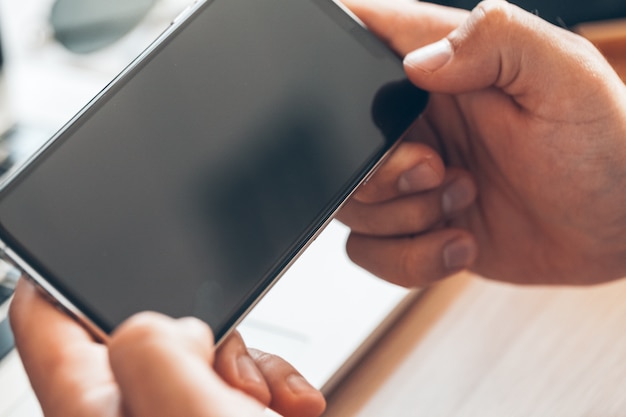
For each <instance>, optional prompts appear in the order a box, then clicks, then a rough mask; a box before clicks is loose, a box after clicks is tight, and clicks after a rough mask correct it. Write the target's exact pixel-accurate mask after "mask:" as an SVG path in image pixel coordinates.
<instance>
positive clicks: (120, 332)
mask: <svg viewBox="0 0 626 417" xmlns="http://www.w3.org/2000/svg"><path fill="white" fill-rule="evenodd" d="M166 330H167V329H166V326H165V323H164V320H163V318H162V316H161V315H159V314H157V313H153V312H141V313H137V314H135V315H134V316H132V317H131V318H129V319H127V320H126V321H125V322H124V323H122V325H120V327H119V328H118V329H117V330H116V331H115V333H114V338H113V341H117V343H121V344H133V345H137V344H149V343H150V342H151V341H153V340H154V339H157V338H159V337H160V335H162V334H163V332H164V331H166Z"/></svg>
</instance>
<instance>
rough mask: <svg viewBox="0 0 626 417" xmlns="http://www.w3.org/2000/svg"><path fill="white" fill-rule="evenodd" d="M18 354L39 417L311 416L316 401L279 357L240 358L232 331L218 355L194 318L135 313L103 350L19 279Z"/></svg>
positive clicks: (321, 403)
mask: <svg viewBox="0 0 626 417" xmlns="http://www.w3.org/2000/svg"><path fill="white" fill-rule="evenodd" d="M10 318H11V326H12V328H13V332H14V335H15V342H16V346H17V348H18V350H19V352H20V355H21V357H22V360H23V363H24V366H25V369H26V372H27V373H28V376H29V378H30V381H31V384H32V386H33V389H34V391H35V394H36V395H37V398H38V400H39V401H40V404H41V406H42V409H43V410H44V412H45V415H46V417H57V416H58V417H73V416H76V417H79V416H80V417H82V416H92V417H127V416H133V417H142V416H146V417H148V416H150V417H166V416H167V417H169V416H189V417H194V416H198V417H199V416H202V417H226V416H234V415H236V416H262V415H264V414H263V410H264V409H265V408H266V406H269V407H271V408H273V409H274V410H275V411H277V412H278V413H280V414H282V415H283V416H285V417H296V416H306V417H315V416H319V415H320V414H321V413H322V412H323V410H324V408H325V400H324V398H323V397H322V395H321V393H320V392H319V391H317V390H316V389H314V388H313V387H311V386H310V385H309V384H308V383H307V382H306V381H305V380H304V378H303V377H302V376H301V375H300V374H299V373H298V372H297V371H296V370H295V369H294V368H293V367H292V366H291V365H289V364H288V363H287V362H285V361H283V360H282V359H280V358H278V357H276V356H273V355H269V354H265V353H262V352H259V351H255V350H248V349H247V348H246V346H245V345H244V343H243V340H242V339H241V337H240V336H239V335H238V334H237V333H235V334H233V335H232V336H231V337H229V338H228V339H227V340H226V341H225V342H224V343H223V344H222V345H221V346H220V348H219V349H218V350H217V351H216V349H215V346H214V344H213V335H212V333H211V330H210V329H209V327H208V326H207V325H206V324H204V323H203V322H201V321H199V320H196V319H193V318H183V319H178V320H174V319H171V318H168V317H165V316H162V315H159V314H156V313H141V314H139V315H136V316H134V317H132V318H130V319H129V320H128V321H126V322H125V323H123V324H122V325H121V326H120V327H119V328H118V329H117V330H116V331H115V333H114V334H113V335H112V336H111V339H110V341H109V343H108V345H103V344H100V343H96V342H94V341H93V339H92V338H91V336H90V335H89V334H88V333H87V332H86V331H85V330H84V329H83V328H82V327H81V326H79V325H78V324H77V323H76V322H75V321H74V320H72V319H70V318H69V317H68V316H67V315H66V314H64V313H63V312H62V311H60V310H58V309H56V308H55V307H53V306H52V305H51V304H50V303H48V302H47V301H46V300H45V299H44V298H43V297H42V296H41V295H40V294H39V292H38V291H37V290H36V289H35V288H34V287H33V286H32V285H31V284H30V283H28V282H27V281H24V280H22V281H21V282H20V283H19V285H18V288H17V290H16V292H15V296H14V299H13V302H12V304H11V311H10Z"/></svg>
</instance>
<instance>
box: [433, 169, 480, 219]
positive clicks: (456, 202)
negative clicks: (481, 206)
mask: <svg viewBox="0 0 626 417" xmlns="http://www.w3.org/2000/svg"><path fill="white" fill-rule="evenodd" d="M474 197H475V188H474V184H473V183H472V181H471V180H470V179H468V178H465V177H461V178H458V179H457V180H455V181H453V182H452V183H451V184H449V185H448V186H447V188H446V189H445V190H444V191H443V194H442V196H441V207H442V210H443V212H444V214H446V215H450V214H453V213H455V212H457V211H459V210H462V209H464V208H466V207H468V206H469V205H470V204H472V202H473V201H474Z"/></svg>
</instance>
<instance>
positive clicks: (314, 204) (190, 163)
mask: <svg viewBox="0 0 626 417" xmlns="http://www.w3.org/2000/svg"><path fill="white" fill-rule="evenodd" d="M426 102H427V94H426V93H425V92H424V91H421V90H419V89H417V88H416V87H414V86H412V85H411V83H409V82H408V81H407V80H406V78H405V75H404V72H403V68H402V63H401V60H400V59H399V58H398V56H396V55H395V54H394V53H393V52H392V51H390V50H389V49H388V48H387V47H386V46H385V45H384V44H383V43H381V42H380V41H379V40H378V39H377V38H376V37H375V36H373V35H372V34H371V33H370V32H368V31H367V30H366V29H365V28H364V27H363V26H362V25H361V24H360V23H359V22H358V21H357V20H355V18H353V17H352V16H351V15H350V14H349V12H347V11H346V10H345V9H344V8H342V7H341V6H340V5H338V4H336V3H334V2H333V1H331V0H297V1H295V0H212V1H204V2H196V3H194V5H193V6H191V7H190V8H189V10H188V11H186V12H185V13H184V15H182V16H181V17H180V18H178V19H176V20H175V21H174V22H173V23H172V25H171V26H170V28H169V29H168V30H166V31H165V32H164V33H163V34H162V35H161V36H160V37H159V39H157V40H156V41H155V42H154V44H152V45H151V46H150V47H149V48H148V49H147V50H146V51H145V52H144V53H142V54H141V56H139V57H138V58H137V59H136V60H135V61H134V62H133V63H132V64H131V65H130V66H129V67H128V68H127V69H125V70H124V71H123V72H122V73H121V74H120V75H119V76H118V77H116V79H115V80H114V81H113V82H112V83H111V84H110V85H108V86H107V87H106V88H105V89H104V90H103V91H102V92H101V93H99V95H98V96H97V97H96V98H95V99H94V100H92V101H91V103H89V104H88V105H87V106H86V107H85V108H84V109H83V110H81V111H80V113H79V114H78V115H76V116H75V117H74V118H73V119H72V120H71V121H70V122H69V123H68V124H67V125H66V126H64V127H63V128H62V129H61V130H60V131H59V132H58V133H57V134H56V135H55V136H54V137H53V138H52V139H51V140H50V141H49V142H48V143H47V144H46V145H45V146H44V147H43V148H42V149H41V150H40V151H39V152H37V154H36V155H35V156H33V157H32V158H31V159H30V160H29V161H28V162H27V163H26V164H25V165H24V166H23V167H21V169H19V170H18V171H17V172H15V173H14V174H12V175H11V176H10V177H9V178H8V180H7V181H5V182H4V184H3V186H2V188H1V189H0V239H1V241H2V245H3V248H4V249H3V252H4V256H5V257H6V258H8V259H9V260H10V261H11V262H13V263H14V264H15V265H17V266H18V267H19V268H20V269H21V270H22V271H23V272H24V273H25V274H26V275H27V276H28V277H30V278H31V279H33V280H34V281H35V282H36V283H37V284H38V285H39V286H40V287H41V288H42V289H43V290H44V291H45V292H46V293H47V294H49V295H51V296H52V297H53V298H54V299H55V300H56V301H57V302H58V303H59V304H60V305H62V306H63V307H64V308H65V309H66V310H67V311H68V312H69V313H70V314H72V315H73V316H74V317H76V318H77V319H79V320H80V322H81V323H83V324H84V325H85V326H86V327H87V328H88V329H90V330H91V331H92V332H93V333H94V335H95V336H96V337H98V338H101V339H105V340H106V338H107V335H108V334H109V333H110V332H111V331H113V330H114V329H115V327H116V326H117V325H119V324H120V323H121V322H122V321H123V320H124V319H126V318H128V317H129V316H131V315H132V314H134V313H136V312H139V311H144V310H152V311H158V312H162V313H164V314H167V315H170V316H173V317H181V316H195V317H198V318H200V319H202V320H204V321H206V322H207V323H208V324H209V325H210V326H211V327H212V329H213V331H214V333H215V335H216V339H217V340H220V339H221V338H223V336H224V335H226V334H227V333H228V332H229V330H230V329H231V328H232V327H233V326H235V325H236V324H237V323H238V322H239V321H240V320H241V319H242V318H243V316H244V315H245V314H246V313H247V312H248V311H249V310H250V309H251V308H252V306H254V304H255V303H256V302H257V301H258V300H259V298H260V297H261V296H262V295H263V294H264V293H265V292H266V291H267V290H268V289H269V288H270V287H271V286H272V284H273V283H274V282H275V281H276V280H277V279H278V278H279V277H280V276H281V274H282V273H283V272H284V271H285V269H286V268H287V267H288V266H289V265H290V264H291V263H292V262H294V260H295V259H296V258H297V256H298V255H299V254H300V253H301V252H302V251H303V250H304V249H305V248H306V246H307V245H308V244H309V243H310V242H311V241H312V239H314V238H315V237H316V236H317V234H318V233H319V232H320V230H321V229H322V228H323V227H324V226H325V225H326V224H327V223H328V222H329V221H330V219H331V218H332V216H333V214H334V213H335V212H336V211H337V210H338V209H339V208H340V206H341V205H342V204H343V203H344V202H345V200H346V199H347V198H348V197H349V196H350V194H351V193H352V192H353V191H354V189H355V188H356V187H357V186H358V185H359V184H360V183H362V182H363V181H364V179H366V178H367V176H368V175H369V174H370V173H371V172H372V171H373V170H374V169H375V167H376V166H377V165H378V164H379V163H380V161H381V160H382V159H383V158H384V156H385V155H386V154H388V153H389V151H390V150H391V149H392V148H393V147H394V145H395V144H396V143H397V142H398V140H399V139H400V138H401V137H402V135H403V133H404V132H405V131H406V130H407V128H408V127H409V126H410V125H411V124H412V122H413V121H414V120H415V119H416V118H417V117H418V116H419V115H420V113H421V112H422V111H423V109H424V107H425V105H426ZM285 313H286V314H288V312H285Z"/></svg>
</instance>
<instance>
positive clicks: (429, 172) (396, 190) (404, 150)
mask: <svg viewBox="0 0 626 417" xmlns="http://www.w3.org/2000/svg"><path fill="white" fill-rule="evenodd" d="M444 176H445V167H444V164H443V161H442V159H441V157H440V156H439V154H438V153H437V152H435V150H433V149H432V148H431V147H429V146H427V145H425V144H423V143H417V142H409V141H404V142H402V143H400V145H399V146H398V148H397V149H396V150H395V151H394V152H393V153H392V154H391V155H389V158H388V159H387V160H386V161H385V162H384V163H383V164H382V165H381V166H380V168H378V170H377V171H376V172H375V173H374V175H372V177H371V178H370V179H369V180H368V181H367V182H365V183H364V184H363V185H361V186H360V187H359V189H358V190H357V191H356V192H355V193H354V197H353V198H354V199H355V200H356V201H359V202H361V203H378V202H382V201H386V200H391V199H394V198H396V197H399V196H402V195H406V194H411V193H416V192H422V191H427V190H431V189H433V188H435V187H438V186H439V185H441V183H442V182H443V179H444Z"/></svg>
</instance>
